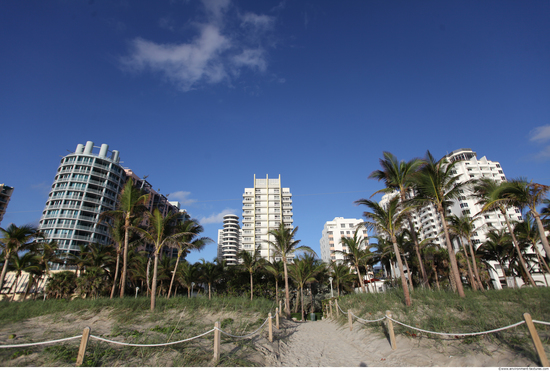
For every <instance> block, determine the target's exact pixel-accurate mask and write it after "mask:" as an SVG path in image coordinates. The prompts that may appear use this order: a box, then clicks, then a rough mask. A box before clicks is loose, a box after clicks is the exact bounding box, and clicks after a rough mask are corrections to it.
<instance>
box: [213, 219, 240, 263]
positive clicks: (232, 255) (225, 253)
mask: <svg viewBox="0 0 550 371" xmlns="http://www.w3.org/2000/svg"><path fill="white" fill-rule="evenodd" d="M240 240H241V229H240V228H239V217H238V216H237V215H233V214H227V215H224V217H223V229H218V261H220V262H221V261H222V260H225V261H227V264H228V265H235V264H237V253H238V252H239V248H240V246H241V242H240Z"/></svg>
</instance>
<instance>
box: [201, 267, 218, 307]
mask: <svg viewBox="0 0 550 371" xmlns="http://www.w3.org/2000/svg"><path fill="white" fill-rule="evenodd" d="M200 261H201V265H200V269H199V272H200V279H201V280H202V281H203V282H206V283H207V284H208V299H209V300H211V299H212V284H214V283H216V282H217V281H218V280H219V279H220V277H221V275H222V269H221V267H220V266H219V265H217V264H214V263H212V262H207V261H205V260H204V258H202V259H200Z"/></svg>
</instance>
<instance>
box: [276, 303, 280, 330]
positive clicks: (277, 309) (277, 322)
mask: <svg viewBox="0 0 550 371" xmlns="http://www.w3.org/2000/svg"><path fill="white" fill-rule="evenodd" d="M275 326H277V330H278V329H279V308H276V309H275Z"/></svg>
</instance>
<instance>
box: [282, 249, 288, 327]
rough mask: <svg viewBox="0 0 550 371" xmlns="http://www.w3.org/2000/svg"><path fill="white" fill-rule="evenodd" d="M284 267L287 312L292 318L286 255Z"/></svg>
mask: <svg viewBox="0 0 550 371" xmlns="http://www.w3.org/2000/svg"><path fill="white" fill-rule="evenodd" d="M283 268H284V272H285V299H286V307H285V313H286V318H290V294H289V292H288V271H287V269H286V257H284V256H283Z"/></svg>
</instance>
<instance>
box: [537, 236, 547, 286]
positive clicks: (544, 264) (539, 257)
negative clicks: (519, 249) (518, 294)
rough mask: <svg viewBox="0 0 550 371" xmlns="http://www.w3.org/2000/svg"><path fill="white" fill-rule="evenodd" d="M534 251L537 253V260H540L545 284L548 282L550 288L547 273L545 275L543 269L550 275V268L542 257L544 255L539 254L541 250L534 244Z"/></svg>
mask: <svg viewBox="0 0 550 371" xmlns="http://www.w3.org/2000/svg"><path fill="white" fill-rule="evenodd" d="M533 250H535V252H536V253H537V258H538V260H539V266H540V269H541V270H542V271H543V273H542V276H543V277H544V282H546V287H548V280H547V279H546V273H544V269H542V268H543V267H544V268H545V269H546V271H547V272H548V273H550V268H549V267H548V264H546V261H544V258H543V257H542V254H541V253H540V252H539V249H537V247H536V245H534V244H533Z"/></svg>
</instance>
